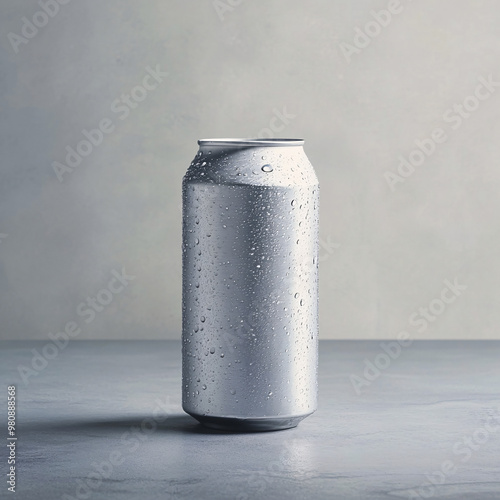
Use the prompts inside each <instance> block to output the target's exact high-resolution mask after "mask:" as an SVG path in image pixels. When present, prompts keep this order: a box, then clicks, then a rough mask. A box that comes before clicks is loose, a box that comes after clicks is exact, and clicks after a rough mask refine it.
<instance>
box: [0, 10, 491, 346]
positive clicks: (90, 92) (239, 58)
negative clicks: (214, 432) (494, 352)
mask: <svg viewBox="0 0 500 500" xmlns="http://www.w3.org/2000/svg"><path fill="white" fill-rule="evenodd" d="M50 1H51V3H52V4H54V1H53V0H50ZM40 3H41V4H46V3H49V0H15V1H6V0H4V1H2V2H0V151H1V154H2V157H1V162H0V178H1V182H0V318H1V320H2V323H1V324H2V327H3V328H2V329H0V339H9V340H22V339H27V340H30V339H38V340H44V339H45V338H46V337H47V334H48V333H49V332H50V331H52V332H53V331H55V330H58V329H60V328H63V326H64V324H65V323H66V321H68V320H69V319H77V320H81V319H82V318H81V317H80V316H79V315H78V313H77V308H78V306H79V304H81V303H82V302H85V301H86V298H87V297H89V296H90V297H94V296H96V295H97V294H98V293H99V292H100V290H102V289H103V288H105V287H106V285H107V283H108V282H109V280H110V278H111V272H112V270H120V269H122V268H123V267H124V268H125V269H126V270H127V272H128V273H129V274H131V275H133V276H135V277H136V278H135V280H134V281H133V282H131V284H130V286H129V287H127V289H126V290H124V291H123V292H122V293H119V294H116V295H115V296H114V300H113V303H112V304H110V305H108V306H106V307H104V309H103V310H102V311H100V312H99V314H97V316H96V318H95V320H93V321H92V322H90V323H89V324H85V331H84V332H83V333H82V338H83V339H85V340H90V339H99V340H101V339H138V340H140V339H145V338H149V339H158V340H163V339H165V338H172V339H175V338H177V334H178V331H179V330H180V327H181V308H180V306H179V303H180V297H181V271H180V261H181V212H180V208H179V207H180V202H181V190H180V184H181V178H182V176H183V174H184V172H185V170H186V169H187V167H188V165H189V163H190V162H191V160H192V159H193V157H194V155H195V154H196V150H197V144H196V141H197V139H199V138H202V137H253V136H257V135H261V134H264V135H270V134H271V135H274V136H276V137H278V136H280V137H303V138H304V139H305V151H306V153H307V155H308V156H309V158H310V160H311V162H312V164H313V165H314V167H315V168H316V171H317V173H318V178H319V180H320V184H321V217H320V219H321V228H320V234H321V253H320V255H321V279H320V287H321V297H322V300H321V304H320V308H321V315H320V318H321V331H322V332H323V333H322V334H323V338H345V339H353V338H358V339H367V338H368V339H370V338H374V339H376V338H387V337H392V338H396V336H397V334H398V332H399V331H400V329H401V328H404V327H405V326H406V327H408V318H409V317H410V316H411V315H412V314H413V313H414V312H415V311H417V310H418V308H419V307H421V306H427V304H429V302H430V301H432V300H434V299H438V298H439V294H440V292H441V290H442V288H443V286H444V285H443V281H444V280H447V279H448V280H453V279H455V277H457V278H458V279H459V281H460V283H464V284H465V285H467V286H468V290H467V292H466V294H464V296H463V297H461V298H460V305H458V306H456V307H455V306H450V307H449V308H447V310H446V313H445V314H444V315H442V316H441V317H440V319H439V321H436V322H433V323H431V324H429V327H428V328H427V329H426V330H425V331H422V332H421V338H423V337H425V338H428V339H438V338H455V339H458V338H462V339H476V338H483V339H494V338H496V339H498V338H500V337H499V333H500V330H499V329H498V328H497V327H496V326H497V325H498V323H499V321H500V308H498V307H497V287H498V282H499V281H500V266H499V264H498V263H499V259H498V251H497V249H498V247H499V245H500V233H499V231H498V218H499V213H500V197H499V196H498V193H499V190H500V169H499V168H498V158H499V157H500V142H499V141H498V137H499V134H500V120H499V116H500V91H499V88H498V83H497V82H500V69H499V63H498V61H499V60H500V36H499V31H498V24H499V23H498V20H499V17H500V2H498V0H481V1H470V0H439V1H433V0H418V1H416V0H413V1H411V0H356V1H346V0H314V1H311V2H305V1H301V0H286V1H285V0H244V1H241V0H199V1H186V0H168V1H166V0H147V1H143V2H140V1H138V0H85V1H77V0H73V1H70V2H64V5H62V3H63V2H62V0H61V5H60V6H59V10H58V12H57V13H56V15H54V16H53V17H50V19H48V22H47V23H46V24H45V25H44V26H42V27H40V28H36V27H34V29H33V28H32V29H31V34H30V36H32V37H31V38H25V39H24V42H20V43H19V42H16V40H19V38H17V39H15V36H17V37H20V36H22V33H23V26H24V25H25V24H26V23H30V22H32V21H33V19H34V18H35V19H36V22H37V23H38V24H43V21H44V19H43V15H44V13H43V11H42V7H41V6H40ZM391 5H393V6H394V5H396V6H397V7H396V8H395V9H392V10H393V11H394V12H393V13H392V14H390V15H389V14H388V13H387V12H388V10H387V9H388V8H389V7H390V6H391ZM40 12H41V14H42V15H41V17H40V14H39V13H40ZM381 12H382V14H378V15H377V13H381ZM383 12H385V13H386V14H383ZM374 15H375V17H374ZM388 15H389V19H388V17H387V16H388ZM377 16H378V19H381V21H376V20H375V19H376V18H377ZM384 16H385V20H384ZM25 19H26V21H25ZM27 30H28V31H29V28H26V27H24V32H26V31H27ZM366 31H368V32H369V33H371V35H369V36H368V35H366ZM13 36H14V39H13V38H12V37H13ZM347 44H350V46H351V47H353V49H354V52H352V49H351V52H350V55H346V47H347ZM356 44H357V46H356ZM359 47H362V48H359ZM347 54H349V51H348V52H347ZM148 67H150V68H153V69H156V68H157V67H159V69H160V70H161V72H162V75H163V74H165V76H162V77H161V80H162V81H161V82H158V85H157V87H156V88H154V89H153V90H151V91H148V92H147V95H145V96H144V90H142V91H141V90H140V86H141V85H142V83H143V80H144V78H145V77H146V76H147V75H148V69H147V68H148ZM490 78H491V79H492V81H493V82H494V83H490V84H489V87H490V89H489V90H488V89H487V88H485V87H484V86H482V87H480V88H479V95H480V96H481V98H482V99H484V100H481V101H480V102H479V101H478V102H476V101H475V100H474V99H477V98H476V97H475V96H474V93H475V92H476V90H477V89H478V86H481V83H480V80H481V79H486V80H488V79H490ZM149 83H150V84H151V81H150V82H149ZM137 88H139V90H137ZM134 89H136V90H135V92H134ZM133 93H134V94H135V95H136V96H137V97H138V99H137V100H135V99H133V100H130V99H131V98H130V96H131V95H132V94H133ZM123 96H124V97H123ZM127 96H129V97H128V98H127ZM124 99H125V100H127V99H128V102H130V103H131V104H130V105H128V104H125V101H124ZM464 103H465V105H466V106H467V109H466V110H464V109H462V111H460V108H457V107H456V106H461V107H462V108H463V106H464ZM459 113H462V115H460V114H459ZM103 119H109V120H110V121H111V124H112V126H113V127H114V128H113V130H112V131H111V132H110V133H105V135H104V138H103V140H102V142H101V143H100V144H98V145H97V146H95V147H92V151H91V153H89V154H88V155H87V156H86V157H85V158H83V159H82V161H81V162H80V164H78V165H77V166H75V168H72V169H71V171H70V172H64V173H63V174H62V179H61V182H59V179H58V177H57V175H56V173H55V172H54V169H53V166H54V162H59V163H61V164H62V163H64V164H66V161H67V160H66V156H67V154H68V153H67V149H66V148H68V147H70V148H73V149H75V148H77V147H78V145H79V144H80V143H81V141H84V140H86V139H85V135H84V134H83V130H86V131H90V130H92V129H96V127H98V126H99V124H100V123H101V121H102V120H103ZM438 128H440V129H442V130H443V132H444V134H445V135H442V136H439V137H441V139H440V141H442V140H444V142H439V143H434V144H433V143H432V142H431V143H430V146H429V140H430V138H431V136H432V134H433V132H434V130H436V129H438ZM105 129H106V130H110V127H105ZM416 142H419V143H420V144H423V143H425V144H427V146H425V145H424V146H423V147H424V149H425V148H426V149H427V151H428V152H429V154H428V155H427V154H425V155H424V156H422V155H423V153H421V152H420V153H419V151H420V150H419V148H418V146H417V144H416ZM415 151H416V152H415ZM410 155H412V161H414V163H415V164H416V165H417V166H416V167H414V168H415V170H414V171H412V166H411V165H410V166H409V167H408V166H406V167H405V166H404V164H403V161H402V160H401V159H400V157H403V158H404V159H406V160H407V159H408V158H410ZM68 161H69V160H68ZM74 163H75V161H74V162H73V164H74ZM401 165H403V166H401ZM398 169H399V170H398ZM400 170H401V171H402V172H403V176H402V175H401V174H400V173H399V172H400ZM389 173H392V175H397V176H398V177H399V180H396V183H395V185H391V184H390V183H389V182H388V181H387V179H386V177H385V175H386V174H389ZM391 186H392V187H393V188H394V189H391ZM165 325H168V327H166V326H165Z"/></svg>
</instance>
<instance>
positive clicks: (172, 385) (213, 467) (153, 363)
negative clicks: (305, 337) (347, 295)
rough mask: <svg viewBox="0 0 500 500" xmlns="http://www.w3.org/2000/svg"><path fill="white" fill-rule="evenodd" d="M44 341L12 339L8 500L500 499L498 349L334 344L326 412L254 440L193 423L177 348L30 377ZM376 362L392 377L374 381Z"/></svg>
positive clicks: (110, 347) (67, 354)
mask: <svg viewBox="0 0 500 500" xmlns="http://www.w3.org/2000/svg"><path fill="white" fill-rule="evenodd" d="M44 345H45V344H44V343H40V342H30V343H26V342H23V343H19V342H4V343H2V344H1V348H2V350H1V351H0V360H1V364H0V375H1V380H2V392H4V393H5V392H6V386H7V385H8V384H15V385H16V386H17V395H18V400H17V405H18V423H17V425H18V428H17V436H18V441H17V444H18V448H17V453H18V460H19V463H18V465H19V470H18V477H17V479H18V484H17V488H18V489H17V494H16V496H12V497H7V495H5V497H6V498H17V499H20V500H21V499H22V500H24V499H37V500H46V499H47V500H49V499H50V500H54V499H58V498H65V499H69V498H84V497H85V498H89V499H96V500H97V499H99V500H101V499H102V500H104V499H106V500H109V499H111V500H112V499H121V500H126V499H130V500H132V499H133V500H135V499H139V498H143V499H189V500H215V499H220V500H225V499H228V500H234V499H240V500H242V499H256V500H260V499H279V500H281V499H283V500H298V499H307V500H315V499H318V500H321V499H325V500H326V499H339V500H342V499H346V500H347V499H353V500H354V499H356V500H360V499H369V500H390V499H397V498H412V495H413V498H419V495H420V497H422V498H430V497H435V498H444V499H447V500H448V499H449V500H451V499H453V500H458V499H463V500H471V499H474V500H481V499H484V500H487V499H488V500H490V499H491V500H493V499H498V498H500V466H499V458H500V413H499V409H500V395H499V387H500V365H499V362H498V360H499V355H500V343H498V342H492V341H482V342H479V341H478V342H472V341H470V342H458V341H447V342H427V341H425V342H415V343H413V344H412V345H411V346H409V347H404V348H402V349H401V352H400V353H399V356H396V354H397V349H396V348H395V347H394V344H391V346H388V345H387V343H385V344H384V346H385V348H386V349H388V348H389V347H391V348H393V350H394V351H393V352H394V353H395V354H394V358H395V359H393V360H391V361H390V362H389V363H385V364H384V359H385V358H384V356H381V354H383V353H384V352H385V351H384V346H382V345H381V344H380V342H375V341H357V342H354V341H322V342H321V345H320V407H319V409H318V411H317V412H316V413H315V414H314V415H312V416H310V417H309V418H307V419H306V420H304V421H303V422H302V423H301V424H300V425H299V426H298V427H297V428H295V429H291V430H286V431H279V432H270V433H257V434H231V433H223V432H217V431H211V430H207V429H204V428H203V427H201V426H200V425H199V424H198V423H197V422H196V421H195V420H194V419H192V418H191V417H189V416H187V415H185V414H183V412H182V410H181V407H180V384H181V382H180V342H177V341H165V342H161V341H114V342H105V341H92V342H90V341H89V342H70V344H69V345H67V346H66V347H65V348H64V349H63V350H62V351H59V354H58V355H57V356H56V357H54V358H53V359H50V360H47V366H46V367H45V368H41V365H40V366H38V364H37V363H41V362H40V360H38V362H37V361H35V366H37V367H38V368H41V369H40V370H39V371H37V373H38V375H32V376H31V377H29V378H27V379H26V383H25V382H23V380H22V379H21V378H20V376H19V371H18V368H19V366H22V367H26V368H27V367H30V365H31V363H32V358H33V355H34V354H36V352H40V353H43V349H44ZM32 349H36V352H33V351H32ZM46 352H48V351H47V349H46ZM387 359H389V358H387ZM387 359H386V361H387ZM369 362H373V363H376V364H378V365H380V366H384V368H383V369H382V370H380V374H379V375H377V372H376V371H374V372H373V373H371V374H368V375H369V378H370V379H371V381H368V380H367V379H363V378H362V377H363V370H364V369H365V367H366V366H367V364H369ZM372 369H373V368H372ZM353 375H357V376H358V377H359V379H356V380H357V382H359V381H360V380H361V381H363V380H364V382H363V384H362V387H361V390H360V394H358V393H357V392H356V390H355V387H354V385H353V383H352V380H351V377H352V376H353ZM358 387H359V386H358ZM0 400H1V401H2V408H3V405H4V402H5V401H6V395H5V394H4V395H2V396H0ZM2 414H4V413H3V412H2ZM2 425H5V424H2ZM1 432H2V435H5V434H4V430H2V431H1ZM2 449H3V450H4V451H2V457H1V460H2V465H1V467H0V469H1V470H2V476H3V474H4V471H5V467H6V465H5V462H6V459H4V453H5V448H4V446H2ZM450 463H451V465H450ZM443 471H445V473H443ZM104 476H105V477H104ZM430 481H434V482H437V483H441V484H439V485H438V486H433V485H432V482H430ZM89 484H90V486H89ZM6 493H7V492H6V484H5V482H4V481H2V491H1V492H0V495H1V496H2V497H3V496H4V494H6Z"/></svg>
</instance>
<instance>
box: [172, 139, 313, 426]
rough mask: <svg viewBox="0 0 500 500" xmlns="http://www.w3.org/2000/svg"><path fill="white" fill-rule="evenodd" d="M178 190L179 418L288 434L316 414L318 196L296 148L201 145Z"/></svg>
mask: <svg viewBox="0 0 500 500" xmlns="http://www.w3.org/2000/svg"><path fill="white" fill-rule="evenodd" d="M199 144H200V150H199V152H198V154H197V156H196V157H195V159H194V160H193V162H192V164H191V166H190V167H189V169H188V171H187V173H186V175H185V177H184V179H183V249H182V250H183V295H182V296H183V305H182V307H183V320H182V323H183V324H182V328H183V330H182V359H183V361H182V378H183V381H182V393H183V394H182V400H183V409H184V411H186V412H187V413H189V414H190V415H192V416H194V417H195V418H197V419H198V420H199V421H200V422H202V423H203V424H205V425H207V426H210V427H214V428H220V429H239V430H249V431H253V430H275V429H285V428H289V427H294V426H296V425H297V424H298V422H300V420H302V419H303V418H304V417H306V416H307V415H309V414H311V413H312V412H313V411H314V410H315V409H316V405H317V357H318V222H319V216H318V213H319V185H318V180H317V178H316V175H315V173H314V170H313V167H312V166H311V164H310V162H309V160H308V159H307V157H306V155H305V153H304V151H303V148H302V144H303V142H302V141H300V140H290V139H289V140H286V139H283V140H280V139H276V140H272V139H262V140H237V139H221V140H203V141H199Z"/></svg>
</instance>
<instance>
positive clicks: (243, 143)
mask: <svg viewBox="0 0 500 500" xmlns="http://www.w3.org/2000/svg"><path fill="white" fill-rule="evenodd" d="M198 144H199V145H200V146H233V147H251V146H254V147H258V146H278V147H283V146H303V145H304V139H281V138H276V139H275V138H267V137H265V138H255V139H232V138H224V139H200V140H199V141H198Z"/></svg>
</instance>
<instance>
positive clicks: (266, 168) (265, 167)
mask: <svg viewBox="0 0 500 500" xmlns="http://www.w3.org/2000/svg"><path fill="white" fill-rule="evenodd" d="M261 170H262V171H263V172H272V171H273V167H271V165H269V163H268V164H267V165H264V166H263V167H262V168H261Z"/></svg>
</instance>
